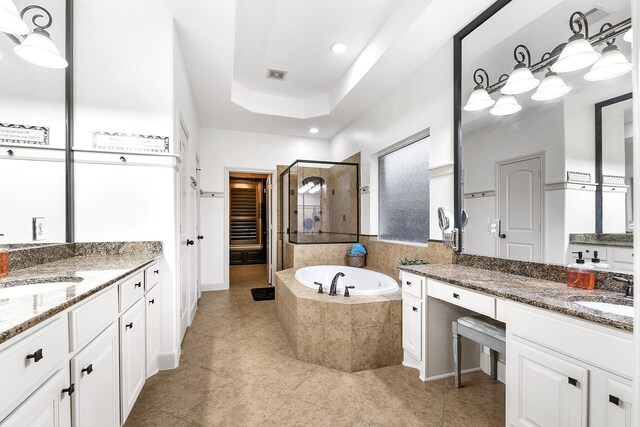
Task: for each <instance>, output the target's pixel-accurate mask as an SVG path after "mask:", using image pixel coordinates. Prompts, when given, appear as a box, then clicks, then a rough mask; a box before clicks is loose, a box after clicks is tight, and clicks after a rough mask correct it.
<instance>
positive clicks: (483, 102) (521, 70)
mask: <svg viewBox="0 0 640 427" xmlns="http://www.w3.org/2000/svg"><path fill="white" fill-rule="evenodd" d="M569 27H570V28H571V31H572V32H573V36H571V38H570V39H569V42H568V43H562V44H560V45H558V46H556V47H555V48H554V49H553V51H551V52H546V53H545V54H544V55H542V58H541V59H540V61H538V62H537V63H535V64H532V63H531V52H530V51H529V49H528V48H527V47H526V46H525V45H518V46H516V48H515V49H514V50H513V57H514V58H515V60H516V62H517V64H516V66H515V67H514V68H513V71H512V72H511V75H507V74H503V75H501V76H500V78H499V79H498V82H497V83H493V84H489V75H488V73H487V71H486V70H485V69H484V68H478V69H477V70H476V71H475V72H474V73H473V80H474V81H475V83H476V86H475V88H474V90H473V92H472V93H471V95H470V96H469V99H468V101H467V104H466V105H465V106H464V110H465V111H479V110H483V109H485V108H488V107H491V106H493V108H492V109H491V110H490V111H489V112H490V113H491V114H493V115H496V116H504V115H509V114H515V113H517V112H518V111H520V110H521V109H522V106H521V105H520V104H519V103H518V101H517V100H516V98H515V97H514V96H513V95H519V94H522V93H525V92H528V91H530V90H533V89H535V88H536V87H537V88H538V89H537V90H536V92H535V93H534V94H533V95H532V96H531V99H533V100H534V101H548V100H552V99H556V98H559V97H561V96H564V95H566V94H567V93H569V92H570V91H571V88H570V87H569V86H567V85H566V84H565V82H564V81H563V79H562V78H561V77H560V76H559V75H558V73H565V72H569V71H575V70H580V69H582V68H585V67H588V66H592V68H591V70H590V71H589V72H588V73H587V74H586V75H585V76H584V79H585V80H588V81H598V80H605V79H610V78H614V77H618V76H621V75H623V74H626V73H628V72H629V71H631V68H632V66H631V63H630V62H629V61H628V60H627V58H626V57H625V56H624V55H623V54H622V52H620V51H619V50H618V48H617V47H616V45H615V44H614V43H615V39H616V37H621V36H623V35H624V39H625V40H627V41H631V39H632V28H631V19H630V18H627V19H624V20H622V21H620V22H618V23H617V24H615V25H612V24H610V23H607V24H604V25H603V26H602V27H601V28H600V32H599V33H598V34H595V35H594V36H591V37H589V24H588V22H587V18H586V16H585V15H584V14H583V13H582V12H574V13H572V14H571V18H570V20H569ZM583 32H584V34H583ZM603 43H606V45H607V46H606V47H605V48H604V49H603V51H602V55H600V54H599V53H598V52H596V51H595V50H594V48H593V46H599V45H601V44H603ZM545 70H546V71H547V72H546V74H545V76H544V79H543V80H542V82H540V80H538V79H537V78H535V77H534V74H535V73H540V72H543V71H545ZM498 90H500V92H501V93H502V96H501V97H500V98H499V99H498V101H497V102H495V101H494V100H493V99H491V94H492V93H494V92H496V91H498Z"/></svg>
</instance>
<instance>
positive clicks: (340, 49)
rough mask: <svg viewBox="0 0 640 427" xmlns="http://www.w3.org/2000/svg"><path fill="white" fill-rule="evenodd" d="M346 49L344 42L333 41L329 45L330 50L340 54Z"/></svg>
mask: <svg viewBox="0 0 640 427" xmlns="http://www.w3.org/2000/svg"><path fill="white" fill-rule="evenodd" d="M346 51H347V45H346V44H344V43H334V44H332V45H331V52H333V53H337V54H341V53H345V52H346Z"/></svg>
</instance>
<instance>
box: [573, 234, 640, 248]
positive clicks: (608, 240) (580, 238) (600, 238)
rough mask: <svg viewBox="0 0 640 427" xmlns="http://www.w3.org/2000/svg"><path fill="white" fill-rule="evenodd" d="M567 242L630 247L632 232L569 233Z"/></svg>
mask: <svg viewBox="0 0 640 427" xmlns="http://www.w3.org/2000/svg"><path fill="white" fill-rule="evenodd" d="M569 243H574V244H585V245H599V246H617V247H629V248H632V247H633V234H632V233H600V234H596V233H582V234H569Z"/></svg>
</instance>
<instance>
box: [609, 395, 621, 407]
mask: <svg viewBox="0 0 640 427" xmlns="http://www.w3.org/2000/svg"><path fill="white" fill-rule="evenodd" d="M609 403H613V404H614V405H616V406H620V398H619V397H615V396H614V395H612V394H610V395H609Z"/></svg>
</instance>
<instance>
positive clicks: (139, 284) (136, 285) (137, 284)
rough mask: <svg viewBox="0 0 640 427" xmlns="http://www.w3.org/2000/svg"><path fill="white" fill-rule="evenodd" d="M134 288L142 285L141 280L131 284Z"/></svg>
mask: <svg viewBox="0 0 640 427" xmlns="http://www.w3.org/2000/svg"><path fill="white" fill-rule="evenodd" d="M133 287H134V288H140V287H142V282H138V283H136V284H135V285H133Z"/></svg>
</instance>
